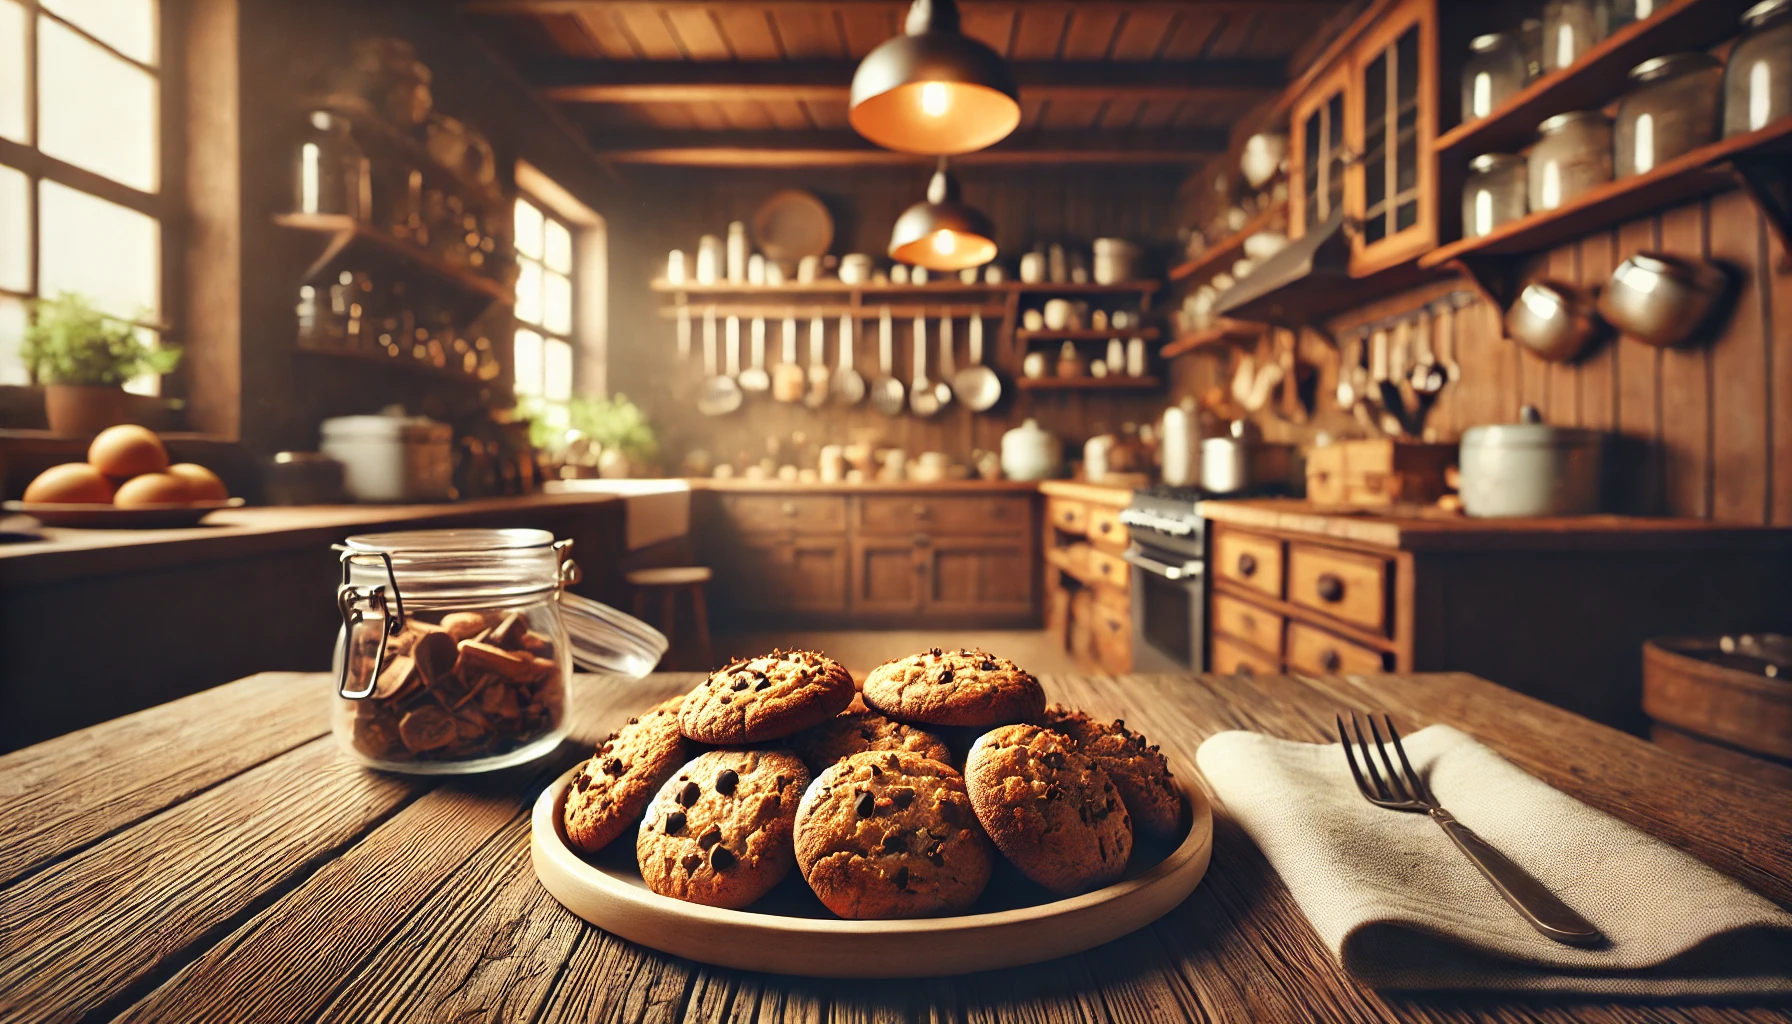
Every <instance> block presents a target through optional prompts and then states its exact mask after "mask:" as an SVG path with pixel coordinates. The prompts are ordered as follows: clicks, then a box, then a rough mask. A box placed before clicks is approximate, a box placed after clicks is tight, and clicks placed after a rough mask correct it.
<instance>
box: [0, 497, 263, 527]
mask: <svg viewBox="0 0 1792 1024" xmlns="http://www.w3.org/2000/svg"><path fill="white" fill-rule="evenodd" d="M242 505H243V499H241V498H228V499H225V500H224V501H199V502H194V503H193V504H191V505H141V506H138V507H137V508H119V507H118V506H116V505H76V504H63V503H61V502H53V501H9V502H7V503H6V505H5V508H6V511H8V512H18V513H20V514H22V515H28V516H30V517H32V518H33V519H36V520H37V521H38V522H40V523H42V524H44V525H45V526H75V527H82V528H85V529H89V530H164V529H177V528H179V527H182V526H198V525H199V521H200V520H201V519H204V518H205V517H206V516H208V515H211V514H212V513H213V512H216V511H218V510H219V509H221V508H241V507H242Z"/></svg>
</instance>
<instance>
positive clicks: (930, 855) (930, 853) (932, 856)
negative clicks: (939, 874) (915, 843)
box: [927, 843, 946, 865]
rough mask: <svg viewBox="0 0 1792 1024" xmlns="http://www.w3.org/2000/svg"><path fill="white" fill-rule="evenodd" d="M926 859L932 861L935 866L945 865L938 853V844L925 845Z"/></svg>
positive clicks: (941, 855)
mask: <svg viewBox="0 0 1792 1024" xmlns="http://www.w3.org/2000/svg"><path fill="white" fill-rule="evenodd" d="M927 859H928V860H930V861H932V862H933V863H934V864H935V865H943V864H945V863H946V858H945V856H944V855H943V854H941V853H940V844H939V843H929V844H927Z"/></svg>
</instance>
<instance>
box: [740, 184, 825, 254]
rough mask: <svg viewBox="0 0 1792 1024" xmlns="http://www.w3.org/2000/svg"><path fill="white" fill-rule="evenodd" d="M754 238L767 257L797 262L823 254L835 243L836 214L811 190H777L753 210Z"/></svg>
mask: <svg viewBox="0 0 1792 1024" xmlns="http://www.w3.org/2000/svg"><path fill="white" fill-rule="evenodd" d="M753 240H754V241H756V242H758V243H759V251H760V252H763V253H765V256H766V258H767V259H772V260H780V261H783V262H786V263H794V262H796V261H797V260H800V259H802V258H803V257H804V256H821V255H824V254H826V253H827V251H828V246H830V245H833V244H834V217H833V215H832V214H830V213H828V208H827V206H826V205H825V204H823V203H822V201H821V200H820V199H817V198H816V197H815V195H814V194H813V193H811V192H804V191H803V190H802V189H800V188H787V189H784V190H783V191H780V192H774V193H772V194H771V195H770V196H767V197H766V200H765V202H763V203H760V204H759V209H758V210H755V211H754V212H753Z"/></svg>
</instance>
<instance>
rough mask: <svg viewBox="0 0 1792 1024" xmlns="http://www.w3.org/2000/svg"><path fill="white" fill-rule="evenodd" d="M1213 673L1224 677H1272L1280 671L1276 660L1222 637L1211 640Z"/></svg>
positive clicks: (1280, 667) (1280, 668)
mask: <svg viewBox="0 0 1792 1024" xmlns="http://www.w3.org/2000/svg"><path fill="white" fill-rule="evenodd" d="M1213 671H1215V672H1217V673H1219V674H1220V675H1226V676H1273V675H1276V674H1278V673H1280V672H1281V671H1282V666H1281V665H1279V664H1277V662H1276V659H1274V658H1272V657H1270V656H1269V655H1267V654H1264V653H1263V652H1262V651H1258V650H1254V649H1252V648H1250V647H1247V646H1246V645H1244V644H1241V643H1238V642H1236V641H1233V640H1228V639H1226V638H1225V637H1223V636H1216V637H1214V638H1213Z"/></svg>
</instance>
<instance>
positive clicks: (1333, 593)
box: [1288, 544, 1388, 633]
mask: <svg viewBox="0 0 1792 1024" xmlns="http://www.w3.org/2000/svg"><path fill="white" fill-rule="evenodd" d="M1387 576H1388V563H1387V560H1386V559H1382V558H1376V557H1374V556H1372V555H1359V554H1355V553H1353V552H1349V551H1339V550H1338V549H1336V548H1326V547H1319V546H1317V545H1313V544H1290V545H1288V600H1290V601H1292V602H1294V603H1295V604H1298V605H1300V606H1302V607H1304V608H1311V609H1313V610H1314V611H1316V612H1319V613H1320V614H1322V615H1326V616H1329V617H1331V618H1334V619H1342V620H1343V621H1345V622H1348V623H1350V624H1352V625H1356V626H1362V627H1363V628H1364V629H1371V630H1374V631H1375V632H1377V633H1382V632H1386V630H1387V624H1388V591H1387Z"/></svg>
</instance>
